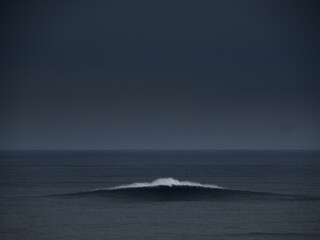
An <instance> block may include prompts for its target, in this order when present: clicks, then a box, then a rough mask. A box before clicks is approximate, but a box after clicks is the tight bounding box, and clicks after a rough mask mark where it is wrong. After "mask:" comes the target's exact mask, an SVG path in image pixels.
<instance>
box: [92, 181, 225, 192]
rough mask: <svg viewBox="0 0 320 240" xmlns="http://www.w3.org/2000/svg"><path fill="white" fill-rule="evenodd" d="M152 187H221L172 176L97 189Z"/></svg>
mask: <svg viewBox="0 0 320 240" xmlns="http://www.w3.org/2000/svg"><path fill="white" fill-rule="evenodd" d="M152 187H200V188H222V187H219V186H217V185H214V184H201V183H196V182H189V181H179V180H176V179H174V178H158V179H156V180H154V181H152V182H150V183H147V182H143V183H132V184H127V185H121V186H117V187H112V188H102V189H98V190H116V189H128V188H152Z"/></svg>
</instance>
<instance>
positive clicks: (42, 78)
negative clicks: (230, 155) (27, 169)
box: [0, 0, 320, 149]
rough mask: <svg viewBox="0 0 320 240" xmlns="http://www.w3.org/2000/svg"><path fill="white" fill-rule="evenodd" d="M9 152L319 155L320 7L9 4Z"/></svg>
mask: <svg viewBox="0 0 320 240" xmlns="http://www.w3.org/2000/svg"><path fill="white" fill-rule="evenodd" d="M1 4H2V5H1V10H0V11H1V13H0V15H1V17H0V18H1V35H2V37H1V40H0V41H1V42H0V43H1V53H0V56H1V58H0V61H1V67H0V76H1V82H0V149H320V112H319V109H320V107H319V106H320V94H319V90H320V89H319V88H320V83H319V79H320V47H319V46H320V45H319V43H320V32H319V29H320V17H319V16H320V14H319V12H320V3H319V1H279V0H274V1H271V0H265V1H255V0H250V1H248V0H243V1H238V0H228V1H225V0H221V1H213V0H210V1H209V0H208V1H196V0H194V1H190V0H183V1H174V0H170V1H169V0H163V1H150V0H145V1H132V0H127V1H115V0H110V1H84V0H77V1H47V0H43V1H33V0H29V1H2V2H1Z"/></svg>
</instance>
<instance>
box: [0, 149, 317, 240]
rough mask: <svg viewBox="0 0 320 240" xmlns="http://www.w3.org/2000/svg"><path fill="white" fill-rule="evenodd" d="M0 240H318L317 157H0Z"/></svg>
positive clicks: (170, 154)
mask: <svg viewBox="0 0 320 240" xmlns="http://www.w3.org/2000/svg"><path fill="white" fill-rule="evenodd" d="M0 239H1V240H27V239H28V240H29V239H30V240H44V239H45V240H50V239H54V240H81V239H83V240H88V239H90V240H93V239H94V240H98V239H104V240H105V239H108V240H111V239H119V240H120V239H130V240H135V239H137V240H143V239H148V240H149V239H150V240H158V239H170V240H178V239H181V240H187V239H192V240H198V239H199V240H200V239H208V240H209V239H210V240H211V239H219V240H220V239H221V240H223V239H230V240H231V239H234V240H237V239H254V240H259V239H261V240H262V239H263V240H267V239H273V240H274V239H297V240H298V239H299V240H301V239H315V240H316V239H317V240H318V239H320V152H319V151H200V150H199V151H191V150H190V151H1V152H0Z"/></svg>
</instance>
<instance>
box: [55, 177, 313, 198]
mask: <svg viewBox="0 0 320 240" xmlns="http://www.w3.org/2000/svg"><path fill="white" fill-rule="evenodd" d="M55 196H58V197H72V196H73V197H99V198H100V197H107V198H108V199H110V200H112V199H113V200H116V201H139V202H152V201H156V202H163V201H241V200H245V201H252V200H259V201H267V200H268V201H279V200H285V201H304V200H319V198H318V197H310V196H302V195H287V194H276V193H265V192H253V191H247V190H234V189H227V188H223V187H220V186H217V185H214V184H201V183H196V182H190V181H179V180H176V179H173V178H159V179H156V180H154V181H152V182H149V183H148V182H142V183H132V184H127V185H120V186H116V187H111V188H100V189H96V190H92V191H87V192H79V193H71V194H60V195H55Z"/></svg>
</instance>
